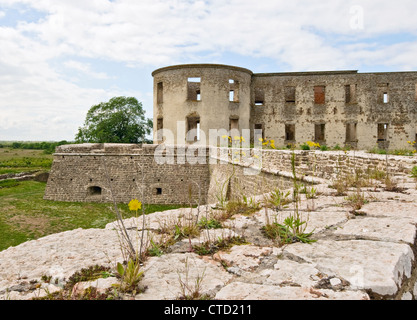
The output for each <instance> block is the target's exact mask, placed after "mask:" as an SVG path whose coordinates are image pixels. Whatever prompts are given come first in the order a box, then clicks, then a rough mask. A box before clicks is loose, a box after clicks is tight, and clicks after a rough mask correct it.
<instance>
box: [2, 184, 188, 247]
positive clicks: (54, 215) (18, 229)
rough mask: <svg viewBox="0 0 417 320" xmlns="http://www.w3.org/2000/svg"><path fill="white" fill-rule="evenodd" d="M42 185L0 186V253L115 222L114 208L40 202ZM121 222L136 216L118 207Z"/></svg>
mask: <svg viewBox="0 0 417 320" xmlns="http://www.w3.org/2000/svg"><path fill="white" fill-rule="evenodd" d="M45 186H46V184H45V183H42V182H36V181H22V182H18V183H16V182H14V183H13V184H10V183H2V182H0V251H1V250H4V249H6V248H8V247H10V246H16V245H18V244H20V243H22V242H25V241H28V240H34V239H38V238H40V237H43V236H46V235H49V234H53V233H58V232H63V231H67V230H73V229H77V228H83V229H88V228H104V227H105V225H106V224H107V223H110V222H112V221H115V220H116V214H115V213H114V208H113V204H111V203H84V202H57V201H49V200H43V195H44V192H45ZM179 207H180V206H177V205H145V213H146V214H149V213H152V212H157V211H164V210H170V209H176V208H179ZM118 208H119V211H120V212H121V213H122V215H123V218H130V217H133V216H135V214H136V213H135V212H134V211H129V208H128V206H127V204H118Z"/></svg>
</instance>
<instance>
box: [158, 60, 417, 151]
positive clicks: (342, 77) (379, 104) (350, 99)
mask: <svg viewBox="0 0 417 320" xmlns="http://www.w3.org/2000/svg"><path fill="white" fill-rule="evenodd" d="M152 75H153V77H154V143H160V142H161V141H165V140H169V139H170V138H172V139H173V140H174V141H171V142H170V143H172V144H184V143H190V142H194V141H195V140H197V139H196V138H195V137H193V136H186V132H188V131H189V130H192V129H198V130H200V131H201V132H204V133H205V135H206V139H207V140H208V134H209V130H210V129H217V130H220V129H224V130H226V131H228V130H230V129H236V130H239V131H240V132H242V130H243V129H250V130H251V132H252V138H253V131H254V130H255V129H259V130H262V134H263V137H264V138H265V139H274V140H275V145H276V146H284V145H288V144H301V143H304V142H306V141H316V142H319V143H320V144H323V145H327V146H330V147H334V146H336V145H339V146H341V147H342V146H345V145H349V146H351V147H353V148H356V149H358V150H368V149H371V148H373V147H376V146H379V147H381V148H389V149H400V148H410V145H409V144H408V143H407V141H414V140H417V72H387V73H358V72H357V71H327V72H290V73H262V74H256V73H252V71H250V70H248V69H244V68H239V67H234V66H226V65H214V64H191V65H178V66H170V67H165V68H161V69H158V70H155V71H154V72H153V73H152ZM160 129H164V130H165V131H168V133H166V134H165V132H164V133H162V132H161V131H159V133H158V130H160ZM171 134H172V137H171ZM200 139H201V140H203V139H204V137H200ZM207 140H206V141H202V143H203V144H204V143H207V144H208V143H209V141H207Z"/></svg>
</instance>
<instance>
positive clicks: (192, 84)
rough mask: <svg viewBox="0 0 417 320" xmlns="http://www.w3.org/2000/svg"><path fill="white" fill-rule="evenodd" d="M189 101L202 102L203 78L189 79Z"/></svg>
mask: <svg viewBox="0 0 417 320" xmlns="http://www.w3.org/2000/svg"><path fill="white" fill-rule="evenodd" d="M187 90H188V92H187V99H188V100H191V101H201V78H188V82H187Z"/></svg>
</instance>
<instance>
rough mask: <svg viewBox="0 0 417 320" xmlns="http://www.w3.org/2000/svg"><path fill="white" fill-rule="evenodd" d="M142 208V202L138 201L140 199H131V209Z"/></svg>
mask: <svg viewBox="0 0 417 320" xmlns="http://www.w3.org/2000/svg"><path fill="white" fill-rule="evenodd" d="M141 208H142V202H140V201H138V199H133V200H130V202H129V210H130V211H138V210H139V209H141Z"/></svg>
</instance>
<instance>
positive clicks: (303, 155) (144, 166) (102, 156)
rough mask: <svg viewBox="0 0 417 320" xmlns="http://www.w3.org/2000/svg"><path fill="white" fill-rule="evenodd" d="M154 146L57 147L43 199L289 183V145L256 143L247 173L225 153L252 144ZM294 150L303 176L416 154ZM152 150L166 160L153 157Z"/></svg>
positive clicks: (152, 199)
mask: <svg viewBox="0 0 417 320" xmlns="http://www.w3.org/2000/svg"><path fill="white" fill-rule="evenodd" d="M160 148H161V150H162V151H164V153H160V152H159V151H158V146H157V145H142V146H141V145H134V144H133V145H130V144H127V145H120V144H83V145H66V146H61V147H59V148H58V149H57V153H56V154H55V155H54V162H53V165H52V168H51V172H50V176H49V180H48V184H47V187H46V191H45V199H49V200H58V201H76V202H77V201H87V202H88V201H91V202H110V201H112V199H113V197H114V199H115V200H116V201H117V202H124V203H127V202H129V201H130V200H131V199H133V198H138V199H143V201H144V202H146V203H159V204H164V203H165V204H171V203H172V204H189V203H190V202H191V203H192V204H198V203H200V204H205V203H216V202H217V201H218V200H219V198H223V199H226V198H229V199H230V198H241V197H242V195H245V196H253V195H258V194H263V193H267V192H270V191H272V190H273V189H274V188H280V189H281V190H283V189H287V188H289V187H291V184H292V182H291V169H292V168H291V156H292V151H289V150H262V153H261V155H260V158H261V160H262V169H261V170H260V171H259V173H258V174H255V175H253V174H252V175H247V174H245V170H244V169H245V168H246V166H245V157H242V158H241V161H240V162H235V161H231V159H232V158H231V155H232V154H235V153H236V152H241V153H242V154H243V153H244V154H247V155H248V156H249V155H251V153H253V150H249V149H231V148H229V149H228V150H227V154H228V156H229V161H225V160H227V159H228V158H227V157H226V159H225V158H224V157H221V156H220V155H221V154H223V153H221V152H220V151H221V149H219V148H206V147H201V148H200V149H196V148H192V147H190V146H188V147H186V146H183V147H180V148H178V147H174V146H172V150H174V152H170V150H171V149H169V148H162V147H160ZM164 149H166V150H164ZM223 151H224V150H223ZM294 152H295V157H296V161H295V164H296V174H297V178H298V179H300V180H304V181H305V182H306V183H310V182H312V181H314V179H320V178H323V179H328V180H331V179H334V178H336V177H337V175H338V174H349V173H350V174H351V173H353V170H354V169H355V168H360V169H361V170H362V171H363V172H366V171H367V170H380V171H388V172H389V173H391V174H395V173H397V172H401V173H408V172H410V170H411V168H412V167H413V166H415V165H417V159H416V158H415V157H410V158H407V157H400V156H382V155H374V154H366V153H364V152H354V151H350V152H347V153H345V152H343V151H339V152H335V151H332V152H321V151H294ZM155 153H157V154H158V156H159V157H162V158H163V159H164V161H165V163H163V164H160V163H159V162H157V161H156V158H155ZM220 159H221V160H220ZM250 159H251V158H249V160H250ZM190 162H193V164H192V163H190ZM170 163H171V164H170ZM142 173H143V174H142ZM142 188H143V197H142ZM112 195H113V196H112Z"/></svg>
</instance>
